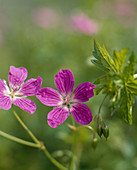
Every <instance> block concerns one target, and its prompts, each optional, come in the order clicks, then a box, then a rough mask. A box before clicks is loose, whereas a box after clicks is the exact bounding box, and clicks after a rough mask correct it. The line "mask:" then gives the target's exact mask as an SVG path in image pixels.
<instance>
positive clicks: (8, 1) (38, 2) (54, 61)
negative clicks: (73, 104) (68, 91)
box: [0, 0, 137, 170]
mask: <svg viewBox="0 0 137 170" xmlns="http://www.w3.org/2000/svg"><path fill="white" fill-rule="evenodd" d="M47 9H48V10H47ZM43 11H44V12H43ZM40 12H41V13H40ZM38 16H41V17H40V18H41V20H40V18H39V17H38ZM42 16H43V17H42ZM54 16H56V17H54ZM74 16H75V17H74ZM76 16H80V17H79V18H78V20H77V22H76ZM85 16H86V17H85ZM81 17H82V18H81ZM44 18H45V19H46V18H48V21H49V20H50V22H47V20H46V22H45V20H44ZM83 18H86V21H85V22H86V28H85V27H84V26H83V25H81V22H82V21H83ZM72 21H73V22H72ZM91 24H94V29H95V25H96V26H97V27H96V28H98V29H97V30H96V31H95V32H94V34H91ZM84 25H85V24H84ZM89 30H90V31H89ZM92 31H93V30H92ZM94 39H96V40H97V41H98V42H100V44H102V43H103V44H105V47H106V49H107V51H108V52H109V53H110V56H113V54H112V53H111V52H112V51H113V50H114V49H115V50H116V51H119V50H120V49H123V48H129V49H130V50H131V51H134V52H135V54H137V1H136V0H88V1H87V0H75V1H74V0H69V1H64V0H50V1H49V0H28V1H27V0H0V78H2V79H6V80H7V79H8V77H7V75H8V71H9V67H10V65H14V66H15V67H20V66H22V67H25V68H27V70H28V73H29V75H28V79H29V78H32V77H33V78H36V77H37V76H41V77H42V78H43V84H42V87H52V88H55V85H54V76H55V75H56V73H57V72H58V71H59V70H60V69H70V70H71V71H72V72H73V74H74V77H75V80H76V82H77V83H76V84H75V87H76V86H77V85H78V84H79V83H82V82H85V81H90V82H91V83H93V82H94V81H95V80H96V79H97V78H98V77H101V76H103V75H104V72H103V71H101V70H99V69H97V68H96V67H95V66H94V65H93V64H92V63H91V62H90V59H91V54H92V51H93V48H94V47H93V45H94V43H93V42H94ZM114 55H115V54H114ZM117 55H119V54H117ZM131 85H132V90H134V93H135V88H134V87H135V84H134V83H133V84H130V86H131ZM130 89H131V87H130ZM103 97H104V94H101V93H100V94H99V95H97V96H95V97H93V98H92V99H91V100H90V101H89V102H88V106H89V107H90V109H91V111H92V114H93V116H95V115H96V114H97V110H98V107H99V105H100V103H101V101H102V99H103ZM31 99H32V100H33V101H34V102H35V103H36V106H37V110H36V112H35V113H34V114H33V115H29V114H28V113H26V112H23V111H22V110H21V109H19V108H17V107H16V111H17V112H18V113H19V116H21V117H22V119H23V121H25V122H26V124H27V126H28V127H29V128H30V129H31V130H32V131H33V132H34V134H35V135H36V136H37V137H38V138H39V139H40V140H41V141H43V142H44V143H45V144H46V147H47V148H48V150H49V152H51V153H53V155H54V156H56V158H57V159H58V160H59V161H62V162H63V163H64V165H67V164H68V160H69V155H70V153H69V152H68V150H71V143H72V130H70V129H69V128H68V126H67V123H71V120H70V118H68V119H67V121H66V122H64V124H63V125H61V126H60V127H58V128H57V129H52V128H50V127H49V126H48V125H47V120H46V119H47V114H48V112H49V111H51V109H52V108H49V107H46V106H44V105H42V104H41V103H40V102H39V101H38V100H37V99H36V98H35V97H31ZM134 101H135V102H136V98H134ZM136 110H137V105H136V104H133V115H132V117H133V124H132V126H129V125H128V124H127V123H125V122H124V121H122V120H121V119H119V118H118V116H117V112H116V114H114V115H113V116H112V115H111V113H112V111H111V110H110V101H109V100H108V99H106V100H105V103H104V105H103V107H102V109H101V115H102V117H103V120H105V122H106V123H107V125H108V126H109V129H110V135H109V138H108V140H107V142H106V140H105V139H104V138H102V140H101V139H99V140H98V141H99V142H98V146H97V148H96V150H93V149H92V148H91V140H92V138H93V136H92V134H91V132H90V131H88V130H86V129H81V130H80V131H79V132H78V133H77V144H76V153H77V156H78V162H80V165H79V169H80V170H91V169H93V170H109V169H111V170H130V169H133V170H134V169H137V149H136V148H137V136H136V131H137V115H136ZM91 125H93V122H91ZM0 129H1V130H3V131H5V132H7V133H9V134H11V135H15V136H17V137H20V138H23V139H26V140H30V138H29V136H28V135H27V134H26V133H25V132H24V130H23V129H22V127H20V125H19V124H18V122H17V121H16V119H15V118H14V115H13V114H12V112H11V111H10V110H9V111H4V110H0ZM60 150H62V151H61V152H57V153H56V151H60ZM59 154H60V155H59ZM61 155H62V156H61ZM0 169H2V170H15V169H16V170H24V169H27V170H45V169H46V170H48V169H50V170H56V169H57V168H56V167H55V166H54V165H52V163H51V162H50V161H49V160H48V159H46V158H45V156H44V155H43V154H42V153H41V152H40V151H39V150H37V149H34V148H28V147H26V146H22V145H19V144H17V143H14V142H11V141H8V140H7V139H4V138H2V137H0Z"/></svg>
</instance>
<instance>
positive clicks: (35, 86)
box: [18, 76, 42, 96]
mask: <svg viewBox="0 0 137 170" xmlns="http://www.w3.org/2000/svg"><path fill="white" fill-rule="evenodd" d="M41 84H42V78H41V77H39V76H38V78H37V79H33V78H32V79H29V80H27V81H26V82H25V83H24V84H23V86H22V87H21V89H20V91H19V92H18V93H19V94H21V95H23V96H33V95H36V94H37V92H38V90H40V87H41Z"/></svg>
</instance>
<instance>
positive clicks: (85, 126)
mask: <svg viewBox="0 0 137 170" xmlns="http://www.w3.org/2000/svg"><path fill="white" fill-rule="evenodd" d="M68 127H69V128H71V129H73V130H74V131H77V130H79V129H83V128H87V129H89V130H90V131H91V132H92V133H93V136H96V132H95V130H94V129H93V128H92V127H91V126H88V125H83V126H78V127H74V126H72V125H70V124H68Z"/></svg>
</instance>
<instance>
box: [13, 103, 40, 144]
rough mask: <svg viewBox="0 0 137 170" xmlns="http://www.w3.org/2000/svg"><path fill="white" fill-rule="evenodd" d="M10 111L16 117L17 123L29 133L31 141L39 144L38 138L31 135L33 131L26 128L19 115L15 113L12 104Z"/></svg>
mask: <svg viewBox="0 0 137 170" xmlns="http://www.w3.org/2000/svg"><path fill="white" fill-rule="evenodd" d="M12 111H13V113H14V115H15V117H16V118H17V120H18V121H19V123H20V124H21V125H22V127H23V128H24V129H25V130H26V131H27V133H28V134H29V135H30V137H31V138H32V139H33V141H34V142H35V143H37V144H39V141H38V139H37V138H36V137H35V136H34V135H33V133H32V132H31V131H30V130H29V129H28V127H27V126H26V125H25V124H24V122H23V121H22V120H21V119H20V117H19V116H18V115H17V113H16V112H15V110H14V108H13V106H12Z"/></svg>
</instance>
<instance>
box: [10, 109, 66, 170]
mask: <svg viewBox="0 0 137 170" xmlns="http://www.w3.org/2000/svg"><path fill="white" fill-rule="evenodd" d="M12 111H13V113H14V115H15V117H16V118H17V120H18V121H19V123H20V124H21V125H22V127H23V128H24V129H25V130H26V131H27V133H28V134H29V136H30V137H31V138H32V139H33V141H34V142H35V143H36V144H37V145H39V148H40V149H41V150H43V152H44V153H45V155H46V156H47V157H48V158H49V160H50V161H51V162H52V163H53V164H54V165H55V166H56V167H58V168H59V169H61V170H67V168H65V167H64V166H63V165H61V164H60V163H59V162H57V161H56V160H55V159H54V158H53V157H52V156H51V154H50V153H49V152H48V150H47V149H46V147H45V146H44V144H43V143H42V142H40V141H39V140H38V139H37V138H36V137H35V136H34V134H33V133H32V132H31V131H30V130H29V129H28V127H27V126H26V125H25V124H24V122H23V121H22V120H21V119H20V117H19V116H18V115H17V113H16V112H15V110H14V108H13V106H12Z"/></svg>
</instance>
